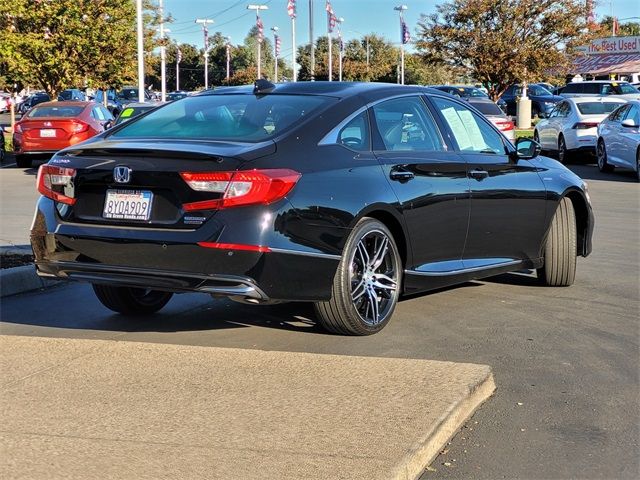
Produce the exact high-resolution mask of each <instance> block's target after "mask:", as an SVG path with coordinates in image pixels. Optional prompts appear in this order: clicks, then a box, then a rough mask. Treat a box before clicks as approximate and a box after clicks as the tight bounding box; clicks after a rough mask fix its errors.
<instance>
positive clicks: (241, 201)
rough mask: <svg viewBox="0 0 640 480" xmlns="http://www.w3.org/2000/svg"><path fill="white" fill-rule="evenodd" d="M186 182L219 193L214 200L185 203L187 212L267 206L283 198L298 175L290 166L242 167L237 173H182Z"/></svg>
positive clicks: (197, 188) (191, 185)
mask: <svg viewBox="0 0 640 480" xmlns="http://www.w3.org/2000/svg"><path fill="white" fill-rule="evenodd" d="M180 175H181V176H182V178H183V179H184V181H185V182H187V184H188V185H189V186H190V187H191V188H192V189H193V190H196V191H198V192H211V193H218V194H222V197H221V198H217V199H215V200H204V201H200V202H192V203H186V204H184V205H183V208H184V209H185V210H186V211H193V210H213V209H221V208H229V207H239V206H245V205H268V204H270V203H273V202H275V201H278V200H280V199H281V198H283V197H284V196H285V195H286V194H287V193H289V192H290V191H291V189H292V188H293V187H294V186H295V184H296V182H297V181H298V179H299V178H300V176H301V175H300V174H299V173H298V172H296V171H294V170H289V169H284V168H282V169H264V170H242V171H237V172H182V173H180Z"/></svg>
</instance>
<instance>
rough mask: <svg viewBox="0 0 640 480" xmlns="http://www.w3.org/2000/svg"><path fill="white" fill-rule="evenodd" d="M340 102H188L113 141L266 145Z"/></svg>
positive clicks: (214, 98) (131, 125)
mask: <svg viewBox="0 0 640 480" xmlns="http://www.w3.org/2000/svg"><path fill="white" fill-rule="evenodd" d="M335 101H336V99H335V98H332V97H324V96H314V95H278V94H271V95H262V96H255V95H244V94H226V95H225V94H218V95H216V94H214V95H202V96H195V97H187V98H184V99H183V100H181V101H179V102H173V103H170V104H168V105H166V106H164V107H163V108H160V109H158V110H155V111H153V112H151V113H149V114H148V115H146V116H144V117H141V118H136V119H134V120H132V121H131V122H127V123H126V124H125V126H124V127H122V128H121V129H120V130H118V131H116V132H114V133H113V137H115V138H136V137H138V138H159V139H188V138H193V139H205V140H220V141H240V142H260V141H263V140H266V139H268V138H271V137H273V136H275V135H279V134H280V133H283V132H284V131H286V129H287V128H289V127H291V126H292V125H295V124H297V123H299V122H301V121H302V120H304V119H306V118H307V117H308V116H309V115H311V114H312V113H313V112H315V111H317V110H319V109H321V108H322V107H325V106H327V105H329V104H331V103H333V102H335Z"/></svg>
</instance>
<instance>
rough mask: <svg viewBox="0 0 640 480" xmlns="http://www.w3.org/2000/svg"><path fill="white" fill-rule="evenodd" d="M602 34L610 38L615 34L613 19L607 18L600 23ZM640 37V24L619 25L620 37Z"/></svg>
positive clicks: (625, 22)
mask: <svg viewBox="0 0 640 480" xmlns="http://www.w3.org/2000/svg"><path fill="white" fill-rule="evenodd" d="M599 26H600V34H601V36H603V37H608V36H610V35H611V33H612V32H613V17H610V16H606V17H604V18H603V19H602V21H601V22H600V25H599ZM637 35H640V22H628V21H623V22H621V23H619V25H618V36H619V37H632V36H637Z"/></svg>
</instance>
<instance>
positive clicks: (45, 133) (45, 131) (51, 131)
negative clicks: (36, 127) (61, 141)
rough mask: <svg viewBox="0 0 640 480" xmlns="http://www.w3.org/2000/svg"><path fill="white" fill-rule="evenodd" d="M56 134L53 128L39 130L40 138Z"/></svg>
mask: <svg viewBox="0 0 640 480" xmlns="http://www.w3.org/2000/svg"><path fill="white" fill-rule="evenodd" d="M55 136H56V131H55V129H53V128H50V129H43V130H40V137H41V138H51V137H55Z"/></svg>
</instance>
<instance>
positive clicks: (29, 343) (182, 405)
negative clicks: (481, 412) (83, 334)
mask: <svg viewBox="0 0 640 480" xmlns="http://www.w3.org/2000/svg"><path fill="white" fill-rule="evenodd" d="M0 381H1V382H2V388H1V390H0V391H1V392H2V393H1V402H0V405H1V415H0V421H1V423H2V425H3V428H2V430H3V432H2V434H1V435H0V445H1V447H0V476H1V477H2V478H3V479H5V480H9V479H14V478H30V479H40V478H42V479H45V478H46V479H55V478H63V477H64V478H85V479H90V478H127V479H129V478H171V479H175V478H211V479H213V478H242V479H251V478H261V479H271V478H273V479H301V478H304V479H328V478H331V479H338V478H348V479H360V478H362V479H367V480H373V479H390V478H398V479H410V478H416V477H417V476H419V475H420V474H421V473H422V472H423V470H424V468H425V467H426V466H427V465H428V463H429V462H430V461H431V460H432V459H433V458H434V457H435V455H436V454H437V453H438V452H439V451H440V450H441V448H442V447H443V446H444V444H446V442H447V441H448V439H449V438H450V437H451V436H452V435H453V434H454V433H455V432H456V431H457V430H458V428H460V427H461V426H462V424H463V422H464V421H465V420H466V419H467V418H468V417H469V416H470V415H471V414H472V413H473V412H474V411H475V409H476V408H477V407H478V406H479V405H481V404H482V403H483V402H484V401H485V400H486V399H487V398H488V397H489V396H490V395H491V394H492V393H493V391H494V389H495V386H494V383H493V377H492V374H491V370H490V368H489V367H488V366H483V365H472V364H459V363H450V362H436V361H425V360H405V359H388V358H375V357H351V356H336V355H318V354H307V353H289V352H272V351H256V350H239V349H224V348H206V347H192V346H176V345H163V344H143V343H132V342H116V341H98V340H68V339H45V338H36V337H14V336H0Z"/></svg>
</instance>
